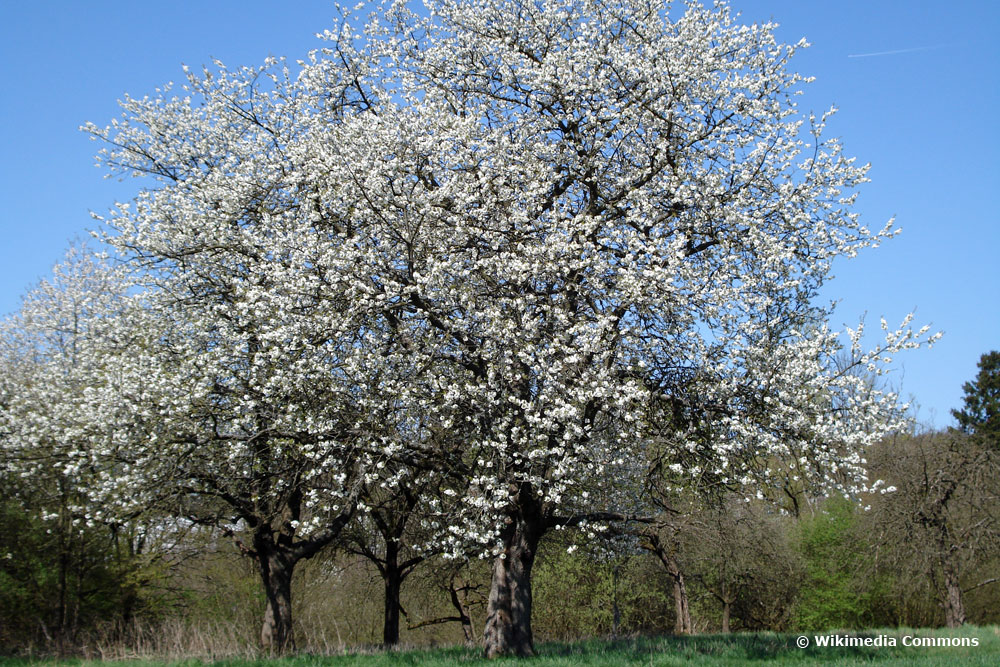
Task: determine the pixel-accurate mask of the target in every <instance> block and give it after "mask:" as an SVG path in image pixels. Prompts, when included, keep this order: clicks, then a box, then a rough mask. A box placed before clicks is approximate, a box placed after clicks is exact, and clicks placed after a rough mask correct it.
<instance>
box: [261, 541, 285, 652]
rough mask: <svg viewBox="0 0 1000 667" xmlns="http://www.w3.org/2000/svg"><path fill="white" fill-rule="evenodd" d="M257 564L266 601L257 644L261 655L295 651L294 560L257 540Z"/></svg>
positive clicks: (278, 549)
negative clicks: (261, 648)
mask: <svg viewBox="0 0 1000 667" xmlns="http://www.w3.org/2000/svg"><path fill="white" fill-rule="evenodd" d="M257 542H258V544H257V545H256V547H257V549H256V551H257V564H258V567H259V568H260V577H261V582H262V583H263V584H264V593H265V595H266V597H267V607H266V609H265V610H264V623H263V625H262V626H261V630H260V643H261V646H262V647H263V648H264V650H265V651H267V652H269V653H273V654H278V655H280V654H284V653H287V652H289V651H294V650H295V635H294V633H293V632H292V571H293V570H294V569H295V559H294V558H293V557H291V555H290V554H287V553H284V552H283V550H281V549H280V548H278V547H277V546H275V545H273V544H270V545H268V544H266V541H264V540H258V541H257Z"/></svg>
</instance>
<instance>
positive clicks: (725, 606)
mask: <svg viewBox="0 0 1000 667" xmlns="http://www.w3.org/2000/svg"><path fill="white" fill-rule="evenodd" d="M732 606H733V605H732V603H731V602H730V601H729V600H725V601H724V602H723V603H722V634H724V635H728V634H729V613H730V609H732Z"/></svg>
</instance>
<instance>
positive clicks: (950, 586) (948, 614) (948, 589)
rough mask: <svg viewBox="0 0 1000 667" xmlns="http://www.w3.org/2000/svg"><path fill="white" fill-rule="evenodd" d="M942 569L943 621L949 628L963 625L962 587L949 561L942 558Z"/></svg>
mask: <svg viewBox="0 0 1000 667" xmlns="http://www.w3.org/2000/svg"><path fill="white" fill-rule="evenodd" d="M941 565H942V570H943V571H944V589H945V590H944V622H945V625H947V626H948V627H949V628H957V627H959V626H961V625H965V604H964V603H963V602H962V587H961V586H960V585H959V581H958V575H957V574H956V572H955V569H954V568H953V567H952V566H951V563H949V562H947V561H946V560H944V559H942V563H941Z"/></svg>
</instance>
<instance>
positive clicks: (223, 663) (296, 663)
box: [0, 626, 1000, 667]
mask: <svg viewBox="0 0 1000 667" xmlns="http://www.w3.org/2000/svg"><path fill="white" fill-rule="evenodd" d="M822 634H823V635H825V634H826V633H822ZM837 634H839V635H840V636H841V637H845V636H850V637H856V638H865V637H868V638H871V640H872V641H875V640H876V638H881V639H880V640H879V641H880V643H883V644H891V643H892V642H891V640H895V646H886V645H882V646H869V647H859V646H833V645H828V646H817V645H816V643H817V637H816V633H809V634H808V635H806V636H807V638H808V639H809V647H807V648H805V649H802V648H799V647H798V646H797V642H800V641H801V640H800V639H799V637H800V635H796V634H773V633H760V634H734V635H699V636H694V637H648V638H635V639H619V640H596V639H594V640H588V641H581V642H574V643H544V644H540V645H539V646H538V653H539V655H538V657H537V658H533V659H529V660H517V659H506V660H495V661H486V660H483V659H482V658H481V653H480V652H479V651H478V650H475V649H467V648H460V647H452V648H443V649H433V650H414V651H392V652H369V653H345V654H343V655H332V656H318V655H296V656H291V657H287V658H282V659H266V658H260V659H256V660H247V659H209V658H200V659H188V660H181V661H169V662H167V661H157V660H151V659H141V660H140V659H136V660H125V661H117V662H116V664H118V665H124V664H128V665H143V666H148V667H154V666H156V665H166V664H170V665H217V666H219V667H312V666H314V665H315V666H321V665H322V666H324V667H326V666H329V667H347V666H352V667H353V666H357V667H390V666H397V665H427V666H428V667H445V666H452V665H475V664H490V665H497V666H499V665H514V664H517V665H520V666H522V667H526V666H527V665H531V666H532V667H534V666H537V667H554V666H556V665H559V666H560V667H562V666H566V667H569V666H571V665H690V664H693V665H748V664H750V665H767V664H782V665H900V666H903V665H940V666H942V667H943V666H945V665H947V666H948V667H956V666H964V665H989V666H991V667H992V666H995V665H1000V627H997V626H989V627H971V626H966V627H964V628H960V629H957V630H946V629H923V630H909V629H895V628H894V629H891V630H889V629H887V630H868V631H864V632H855V633H851V634H850V635H847V633H837ZM832 636H833V635H831V637H832ZM904 637H918V638H921V639H925V638H932V639H933V638H949V637H950V638H966V640H968V641H969V642H971V640H973V639H975V640H978V646H931V647H927V646H920V647H913V646H904V641H903V640H904ZM832 641H835V640H831V642H832ZM100 664H102V663H101V662H100V661H88V660H53V659H29V658H7V659H3V658H0V665H3V666H4V667H15V666H17V665H46V666H55V665H59V666H60V667H61V666H66V667H91V666H96V665H100Z"/></svg>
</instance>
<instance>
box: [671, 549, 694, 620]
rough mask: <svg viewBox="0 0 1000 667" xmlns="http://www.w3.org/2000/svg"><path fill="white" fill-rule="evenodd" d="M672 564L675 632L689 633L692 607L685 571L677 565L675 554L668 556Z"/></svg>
mask: <svg viewBox="0 0 1000 667" xmlns="http://www.w3.org/2000/svg"><path fill="white" fill-rule="evenodd" d="M668 559H669V560H670V562H671V565H670V566H668V569H667V571H668V572H669V573H670V577H671V578H672V579H673V580H674V613H675V614H676V620H675V621H674V634H678V635H689V634H691V632H692V629H691V607H690V605H689V604H688V593H687V585H686V584H685V583H684V573H683V572H681V570H680V567H678V565H677V560H676V559H675V558H674V557H673V556H668Z"/></svg>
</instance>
